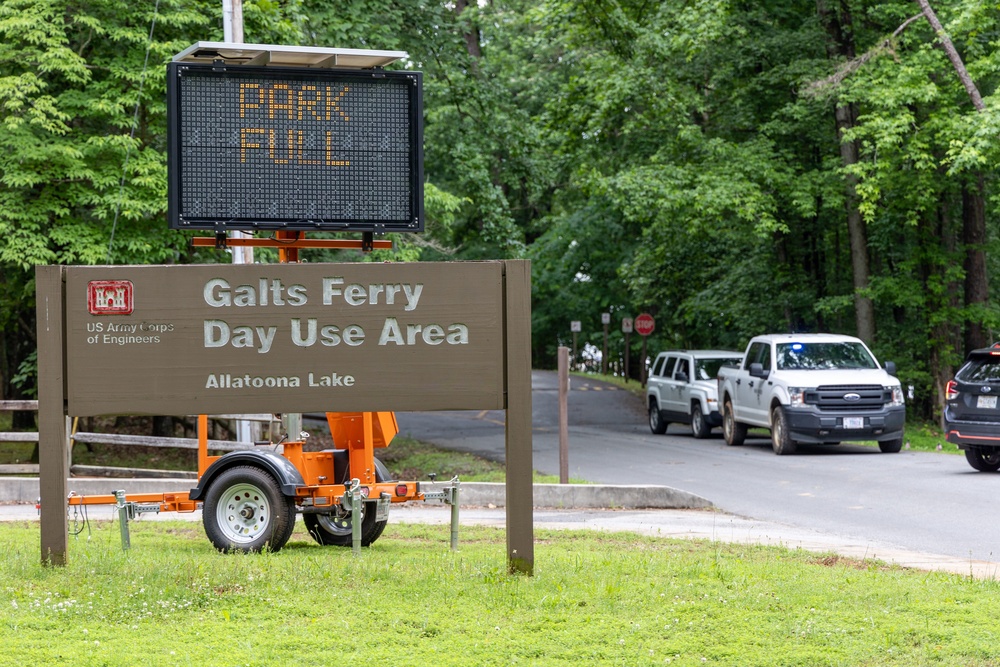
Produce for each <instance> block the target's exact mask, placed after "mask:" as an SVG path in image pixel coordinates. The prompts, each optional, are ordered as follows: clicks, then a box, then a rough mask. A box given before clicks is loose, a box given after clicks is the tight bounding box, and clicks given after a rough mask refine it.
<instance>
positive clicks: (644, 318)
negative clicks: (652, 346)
mask: <svg viewBox="0 0 1000 667" xmlns="http://www.w3.org/2000/svg"><path fill="white" fill-rule="evenodd" d="M655 328H656V322H655V321H654V320H653V316H652V315H650V314H649V313H642V314H641V315H639V316H638V317H637V318H635V332H636V333H637V334H639V335H640V336H648V335H649V334H651V333H653V329H655Z"/></svg>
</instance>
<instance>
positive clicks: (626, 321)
mask: <svg viewBox="0 0 1000 667" xmlns="http://www.w3.org/2000/svg"><path fill="white" fill-rule="evenodd" d="M622 333H623V334H625V384H628V381H629V372H628V366H629V363H628V358H629V357H630V356H631V355H632V350H631V349H630V348H629V342H630V341H629V339H630V338H631V336H632V318H631V317H623V318H622Z"/></svg>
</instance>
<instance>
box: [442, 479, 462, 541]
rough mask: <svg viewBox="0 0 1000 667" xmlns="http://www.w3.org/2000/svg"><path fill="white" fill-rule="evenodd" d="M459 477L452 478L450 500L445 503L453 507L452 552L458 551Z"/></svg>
mask: <svg viewBox="0 0 1000 667" xmlns="http://www.w3.org/2000/svg"><path fill="white" fill-rule="evenodd" d="M458 486H459V481H458V475H455V476H454V477H452V478H451V487H450V488H449V489H448V491H449V493H448V496H449V497H448V499H447V500H446V501H445V502H447V503H448V504H450V505H451V550H452V551H458Z"/></svg>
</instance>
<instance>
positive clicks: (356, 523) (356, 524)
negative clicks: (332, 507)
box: [340, 477, 364, 556]
mask: <svg viewBox="0 0 1000 667" xmlns="http://www.w3.org/2000/svg"><path fill="white" fill-rule="evenodd" d="M363 503H364V498H363V497H362V495H361V480H360V479H358V478H357V477H355V478H354V479H352V480H351V485H350V486H349V487H348V488H347V489H345V490H344V496H343V497H342V498H341V499H340V504H341V506H342V507H343V508H344V509H346V510H350V511H351V552H352V553H353V554H354V555H355V556H360V555H361V524H362V521H363V518H362V516H361V509H362V507H363Z"/></svg>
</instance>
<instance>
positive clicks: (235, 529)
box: [202, 466, 295, 553]
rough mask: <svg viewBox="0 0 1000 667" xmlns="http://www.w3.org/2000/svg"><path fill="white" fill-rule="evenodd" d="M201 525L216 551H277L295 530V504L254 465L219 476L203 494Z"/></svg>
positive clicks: (236, 468) (275, 482) (263, 471)
mask: <svg viewBox="0 0 1000 667" xmlns="http://www.w3.org/2000/svg"><path fill="white" fill-rule="evenodd" d="M202 510H203V511H202V523H203V524H204V526H205V534H206V535H207V536H208V540H209V541H210V542H211V543H212V545H213V546H214V547H215V548H216V549H218V550H219V551H226V552H236V551H242V552H246V553H251V552H258V551H261V550H263V549H265V548H266V549H270V550H271V551H279V550H280V549H281V547H283V546H285V543H286V542H288V539H289V538H290V537H291V536H292V531H294V530H295V502H294V501H293V499H291V498H288V497H286V496H285V495H283V494H282V493H281V487H280V486H279V485H278V482H277V481H276V480H275V479H274V477H272V476H271V475H270V474H269V473H268V472H266V471H265V470H262V469H261V468H258V467H256V466H237V467H234V468H230V469H228V470H225V471H223V472H221V473H219V476H218V477H216V478H215V479H214V480H212V483H211V485H210V486H209V487H208V489H207V491H206V492H205V505H204V507H203V508H202Z"/></svg>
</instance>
